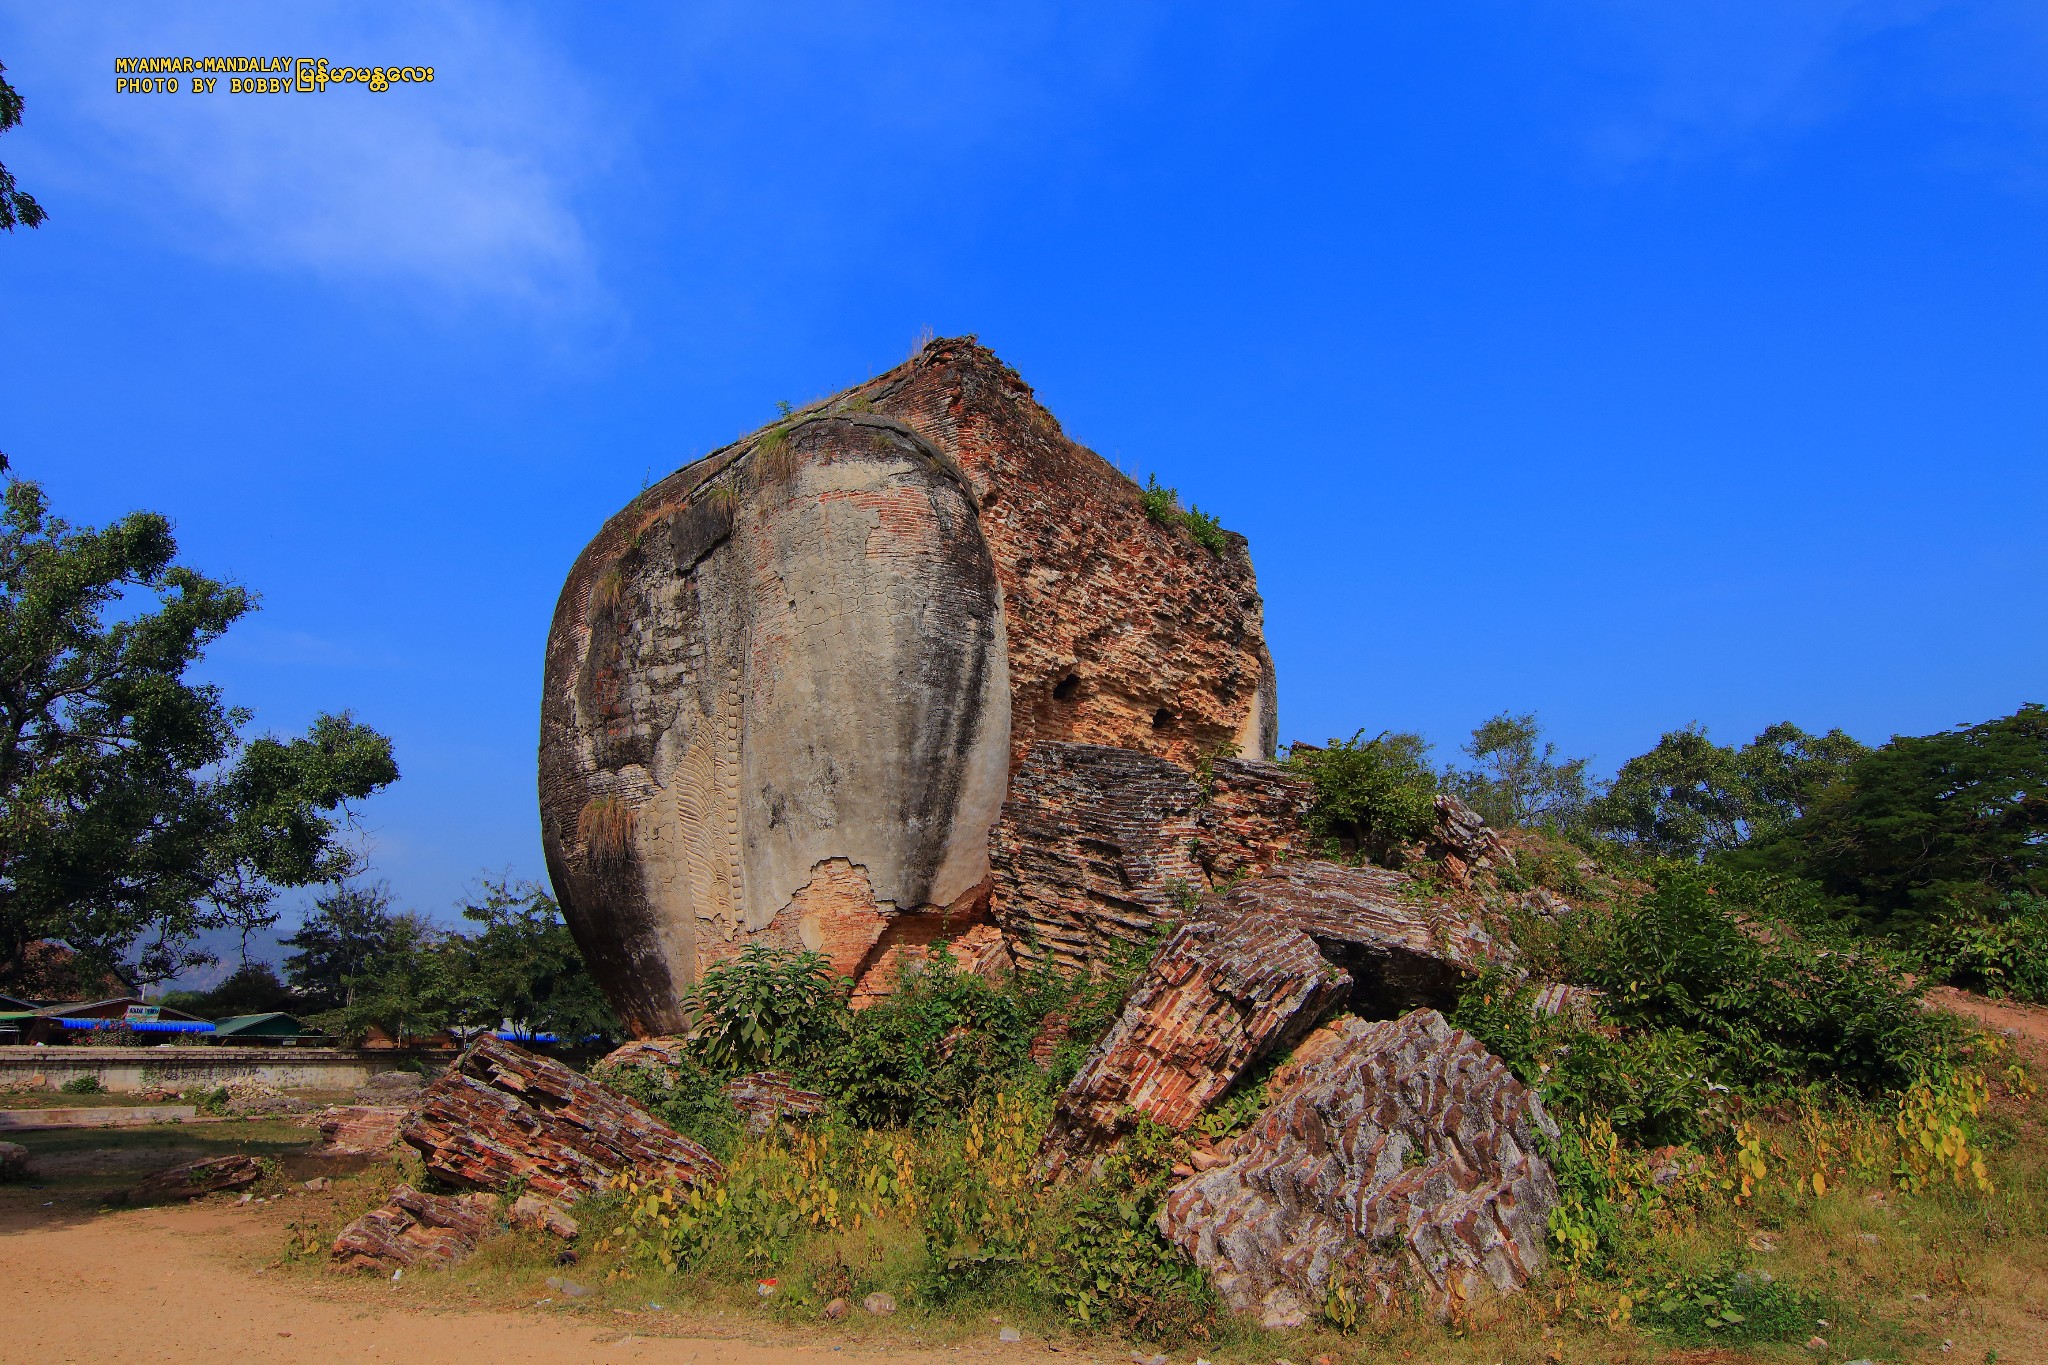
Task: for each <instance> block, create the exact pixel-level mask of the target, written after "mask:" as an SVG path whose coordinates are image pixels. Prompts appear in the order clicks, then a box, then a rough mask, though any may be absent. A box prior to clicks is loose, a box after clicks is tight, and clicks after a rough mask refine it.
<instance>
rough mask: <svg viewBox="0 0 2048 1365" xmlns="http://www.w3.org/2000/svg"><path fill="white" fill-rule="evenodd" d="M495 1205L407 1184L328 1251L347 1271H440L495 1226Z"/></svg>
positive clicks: (492, 1200) (479, 1198)
mask: <svg viewBox="0 0 2048 1365" xmlns="http://www.w3.org/2000/svg"><path fill="white" fill-rule="evenodd" d="M498 1223H499V1217H498V1201H497V1200H496V1199H495V1198H494V1197H492V1196H490V1195H485V1194H462V1195H437V1194H421V1193H420V1192H419V1191H418V1190H416V1189H414V1188H412V1186H410V1185H400V1186H399V1187H398V1188H397V1189H395V1190H393V1191H392V1192H391V1198H390V1199H388V1200H386V1201H385V1203H384V1205H383V1207H381V1208H375V1209H371V1210H370V1211H369V1212H368V1213H366V1214H364V1215H363V1216H362V1217H360V1218H358V1219H356V1220H355V1221H354V1222H353V1223H350V1224H349V1225H348V1226H347V1227H345V1228H343V1229H342V1230H341V1233H340V1235H339V1236H337V1237H336V1238H335V1239H334V1245H333V1246H332V1247H331V1248H330V1249H329V1250H330V1254H331V1255H332V1256H333V1257H334V1259H335V1260H336V1261H338V1262H340V1263H341V1264H342V1265H344V1266H347V1267H348V1268H349V1269H351V1270H378V1271H383V1270H391V1269H394V1268H398V1269H402V1268H404V1267H406V1266H414V1265H430V1266H435V1267H446V1266H451V1265H454V1264H455V1263H456V1262H457V1261H460V1260H462V1259H463V1258H465V1257H467V1256H468V1255H469V1253H470V1252H472V1251H474V1250H476V1244H477V1243H478V1242H480V1241H482V1240H483V1239H484V1238H485V1237H487V1236H489V1235H490V1234H491V1233H492V1232H493V1231H494V1230H495V1229H496V1228H497V1226H498Z"/></svg>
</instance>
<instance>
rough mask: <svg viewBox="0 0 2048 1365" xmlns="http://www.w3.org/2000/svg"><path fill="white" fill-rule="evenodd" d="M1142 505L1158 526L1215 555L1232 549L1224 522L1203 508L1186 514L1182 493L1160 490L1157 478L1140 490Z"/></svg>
mask: <svg viewBox="0 0 2048 1365" xmlns="http://www.w3.org/2000/svg"><path fill="white" fill-rule="evenodd" d="M1138 505H1139V506H1140V507H1142V508H1144V509H1145V515H1146V517H1147V518H1149V519H1150V520H1151V522H1152V523H1153V524H1154V525H1155V526H1165V527H1168V528H1173V527H1178V528H1180V529H1181V530H1184V531H1186V532H1187V533H1188V539H1190V540H1192V541H1194V542H1195V544H1197V545H1199V546H1201V547H1202V548H1203V549H1205V550H1207V551H1209V553H1211V554H1222V553H1223V551H1224V550H1226V549H1228V548H1229V546H1230V533H1229V532H1228V531H1226V530H1224V529H1223V523H1222V522H1220V521H1218V520H1217V519H1216V518H1214V517H1212V516H1210V515H1209V514H1208V513H1207V512H1204V511H1203V510H1202V509H1201V508H1199V507H1194V506H1190V507H1188V508H1187V509H1186V510H1185V511H1183V510H1182V509H1181V505H1180V494H1179V492H1178V491H1176V490H1174V489H1171V488H1162V487H1160V485H1159V476H1158V475H1157V474H1148V475H1147V476H1146V477H1145V486H1144V487H1143V488H1141V489H1139V490H1138Z"/></svg>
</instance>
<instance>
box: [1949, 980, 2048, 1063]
mask: <svg viewBox="0 0 2048 1365" xmlns="http://www.w3.org/2000/svg"><path fill="white" fill-rule="evenodd" d="M1927 1003H1928V1004H1929V1005H1931V1006H1933V1007H1934V1008H1936V1009H1944V1010H1948V1011H1950V1012H1952V1013H1955V1014H1960V1015H1962V1016H1963V1017H1964V1018H1965V1019H1968V1020H1970V1021H1971V1022H1973V1023H1976V1024H1980V1025H1982V1026H1983V1027H1985V1028H1988V1029H1993V1030H1996V1031H1997V1032H1999V1033H2003V1034H2006V1035H2007V1036H2009V1037H2011V1038H2013V1039H2015V1040H2016V1041H2017V1042H2018V1043H2019V1044H2020V1050H2021V1051H2022V1052H2023V1053H2029V1054H2031V1055H2032V1057H2033V1058H2034V1059H2037V1060H2048V1006H2041V1005H2022V1004H2020V1003H2018V1002H2017V1001H2012V1000H1990V999H1986V998H1985V997H1984V996H1981V995H1972V994H1970V993H1969V992H1968V991H1959V990H1957V989H1956V988H1955V987H1954V986H1936V987H1935V988H1934V989H1932V990H1930V991H1928V992H1927Z"/></svg>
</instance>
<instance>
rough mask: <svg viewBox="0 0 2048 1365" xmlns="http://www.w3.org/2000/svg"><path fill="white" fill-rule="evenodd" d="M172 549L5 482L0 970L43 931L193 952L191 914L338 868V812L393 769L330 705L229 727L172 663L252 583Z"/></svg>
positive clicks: (232, 717) (0, 599)
mask: <svg viewBox="0 0 2048 1365" xmlns="http://www.w3.org/2000/svg"><path fill="white" fill-rule="evenodd" d="M5 469H6V465H5V462H4V457H0V472H4V471H5ZM176 554H177V543H176V541H175V540H174V538H173V537H172V535H171V528H170V523H169V522H167V521H166V520H165V519H164V518H163V517H161V516H159V515H157V514H155V513H151V512H135V513H131V514H129V515H128V516H126V517H123V518H122V519H121V520H119V521H117V522H115V523H113V524H112V525H109V526H107V527H105V528H102V529H94V528H91V527H73V526H71V525H70V524H69V523H67V522H65V521H63V520H61V519H59V518H57V517H54V516H51V515H50V512H49V505H48V500H47V499H46V498H45V497H44V495H43V491H42V489H41V488H40V487H38V486H37V485H36V484H34V483H32V482H29V481H28V480H24V479H12V478H10V479H9V481H8V483H7V487H6V492H5V495H4V505H0V981H4V980H6V979H8V978H9V977H11V976H12V975H13V974H15V973H16V972H18V971H20V970H21V969H22V968H23V967H24V965H25V961H26V955H27V954H28V953H29V951H30V950H31V949H32V947H33V946H34V945H35V944H37V943H39V942H42V941H44V940H51V939H54V940H59V941H62V942H63V943H66V944H68V945H69V946H70V947H71V948H72V949H73V950H74V951H76V952H77V953H78V954H79V956H80V957H81V958H82V959H84V960H85V961H86V962H88V963H95V964H102V965H104V966H107V967H112V966H114V965H115V964H117V963H120V962H122V961H123V960H124V959H126V958H128V956H129V954H130V953H131V952H133V953H135V957H134V958H133V960H132V961H129V962H128V963H127V967H126V970H127V972H128V974H129V975H130V977H131V978H132V979H133V980H136V981H138V982H149V981H160V980H163V979H165V978H167V977H170V976H173V975H175V974H177V973H178V972H179V971H181V970H183V969H185V968H187V967H190V966H194V965H198V964H201V963H206V962H210V961H212V960H213V956H212V954H210V953H207V952H203V951H201V950H199V949H198V948H196V947H195V946H194V939H195V937H196V936H197V935H198V934H199V933H200V932H201V931H202V930H206V929H211V928H218V927H224V926H229V927H231V926H239V925H246V924H248V923H250V922H257V923H261V922H267V920H266V917H268V916H270V911H269V896H270V894H271V891H272V889H273V888H275V887H278V886H304V885H309V884H312V883H316V882H319V881H323V880H328V879H331V878H332V877H334V876H336V875H339V874H340V873H341V872H343V871H345V870H346V869H347V867H348V857H347V854H346V852H345V850H344V849H343V848H342V847H341V846H340V844H339V843H338V842H337V839H336V835H337V833H338V830H337V824H336V815H337V812H345V810H346V803H347V802H349V801H351V800H355V799H360V798H362V797H365V796H368V795H369V794H370V793H371V792H373V791H376V790H377V789H379V788H381V787H383V786H385V785H386V784H388V783H390V782H392V781H394V780H395V779H396V778H397V776H398V769H397V765H396V764H395V763H394V762H393V761H392V758H391V744H390V741H389V740H387V739H385V738H384V737H383V736H382V735H379V734H377V733H376V732H375V731H373V730H370V729H368V728H367V727H364V726H362V725H359V724H358V723H357V722H355V721H353V720H351V719H350V718H349V717H347V716H346V715H342V716H323V717H321V718H320V720H319V721H317V722H316V723H315V724H314V726H313V729H312V730H311V732H309V734H308V735H307V736H306V737H305V738H303V739H296V740H290V741H282V740H276V739H271V738H262V739H257V740H255V741H253V742H251V741H245V740H244V739H243V738H242V737H241V734H240V730H241V727H242V726H244V725H245V724H246V723H247V722H248V720H249V713H248V712H246V711H243V710H240V709H238V708H231V707H229V706H228V705H226V703H225V701H224V700H223V698H222V696H221V693H220V689H219V688H217V687H214V686H211V685H206V684H193V683H191V682H188V681H187V680H186V677H185V674H186V671H187V670H188V669H189V668H190V666H191V665H192V664H193V663H194V662H196V661H197V659H198V658H199V657H200V655H201V654H202V653H203V652H204V650H205V649H206V647H207V646H208V645H210V644H211V643H212V642H213V641H214V640H216V639H218V638H219V637H220V635H221V634H222V632H224V631H225V630H226V629H227V628H228V627H229V626H230V625H232V624H233V623H234V622H235V621H236V620H238V619H240V618H241V617H242V616H243V615H245V614H246V613H247V612H248V611H250V610H251V609H252V607H253V606H254V602H253V599H252V598H251V596H250V594H249V593H248V592H247V591H246V590H244V589H242V588H240V587H236V586H233V585H230V584H226V583H221V582H217V581H215V580H213V579H209V578H206V577H204V576H203V575H201V574H199V573H197V572H195V571H194V570H192V569H190V568H188V567H185V566H183V565H180V564H177V563H175V562H174V559H175V556H176ZM110 618H111V619H110ZM138 945H139V946H138Z"/></svg>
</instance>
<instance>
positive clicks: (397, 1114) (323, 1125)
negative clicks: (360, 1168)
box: [313, 1104, 406, 1156]
mask: <svg viewBox="0 0 2048 1365" xmlns="http://www.w3.org/2000/svg"><path fill="white" fill-rule="evenodd" d="M405 1115H406V1110H405V1107H404V1106H402V1105H395V1104H333V1105H329V1106H328V1107H327V1109H326V1111H325V1112H323V1113H322V1114H321V1115H320V1116H319V1118H318V1119H317V1120H316V1121H315V1124H314V1126H315V1127H317V1128H318V1129H319V1130H320V1145H319V1146H318V1147H316V1148H314V1149H313V1151H314V1155H316V1156H381V1155H382V1154H384V1153H385V1152H388V1151H390V1150H391V1149H392V1148H393V1147H396V1146H397V1145H398V1125H399V1124H400V1123H402V1122H404V1121H405Z"/></svg>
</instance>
